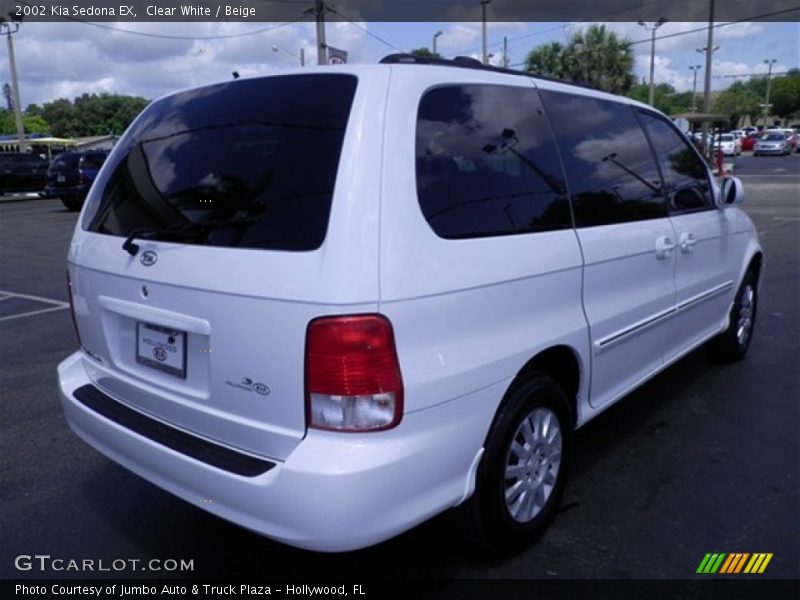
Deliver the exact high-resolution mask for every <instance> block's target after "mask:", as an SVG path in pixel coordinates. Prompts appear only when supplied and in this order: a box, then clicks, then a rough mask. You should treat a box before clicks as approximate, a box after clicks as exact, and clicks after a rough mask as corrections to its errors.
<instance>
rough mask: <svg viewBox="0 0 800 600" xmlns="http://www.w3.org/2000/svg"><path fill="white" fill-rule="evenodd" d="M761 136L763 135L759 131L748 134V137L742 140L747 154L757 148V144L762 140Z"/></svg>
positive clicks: (743, 148)
mask: <svg viewBox="0 0 800 600" xmlns="http://www.w3.org/2000/svg"><path fill="white" fill-rule="evenodd" d="M761 135H762V134H760V133H758V132H757V131H756V132H753V133H749V134H747V136H746V137H744V138H743V139H742V150H743V151H746V152H749V151H750V150H752V149H753V148H754V147H755V145H756V142H757V141H758V140H759V139H760V138H761Z"/></svg>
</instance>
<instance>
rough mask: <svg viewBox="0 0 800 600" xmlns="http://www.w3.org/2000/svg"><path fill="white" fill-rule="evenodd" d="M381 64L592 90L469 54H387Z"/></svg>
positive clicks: (588, 86) (572, 82)
mask: <svg viewBox="0 0 800 600" xmlns="http://www.w3.org/2000/svg"><path fill="white" fill-rule="evenodd" d="M380 64H382V65H397V64H402V65H435V66H439V67H460V68H462V69H478V70H481V71H492V72H494V73H505V74H507V75H519V76H522V77H535V78H536V79H542V80H545V81H553V82H555V83H563V84H564V85H574V86H576V87H580V88H584V89H589V90H593V89H596V88H593V87H592V86H590V85H586V84H583V83H575V82H574V81H564V80H562V79H556V78H554V77H545V76H544V75H537V74H536V73H529V72H527V71H518V70H516V69H508V68H505V67H496V66H494V65H485V64H483V63H482V62H481V61H479V60H478V59H476V58H472V57H471V56H456V57H455V58H453V59H447V58H434V57H428V56H416V55H414V54H401V53H398V54H389V55H387V56H384V57H383V58H382V59H381V60H380Z"/></svg>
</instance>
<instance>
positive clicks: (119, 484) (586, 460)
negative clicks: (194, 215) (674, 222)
mask: <svg viewBox="0 0 800 600" xmlns="http://www.w3.org/2000/svg"><path fill="white" fill-rule="evenodd" d="M729 162H730V161H729ZM735 163H736V174H737V175H739V176H741V177H742V179H743V181H744V183H745V189H746V193H747V198H746V200H745V205H744V208H745V209H746V211H747V212H748V213H749V214H750V215H751V217H752V218H753V219H754V221H755V223H756V225H757V227H758V230H759V233H760V236H761V242H762V245H763V246H764V248H765V251H766V272H765V280H764V285H763V288H762V295H761V298H760V306H759V314H758V321H757V325H756V331H755V337H754V340H753V344H752V347H751V351H750V355H749V356H748V358H747V359H746V360H745V361H744V362H742V363H739V364H736V365H730V366H719V365H713V364H710V363H709V362H708V361H707V360H706V357H705V355H704V353H703V352H702V350H700V351H696V352H694V353H692V354H691V355H689V356H688V357H686V358H685V359H683V360H682V361H680V362H679V363H678V364H676V365H675V366H673V367H672V368H670V369H668V370H667V371H666V372H664V373H662V374H661V375H659V376H658V377H657V378H656V379H655V380H653V381H651V382H649V383H648V384H646V385H645V386H644V387H642V388H640V389H639V390H638V391H636V392H635V393H633V394H632V395H631V396H629V397H628V398H626V399H625V400H623V401H621V402H620V403H618V404H617V405H616V406H615V407H613V408H612V409H611V410H609V411H608V412H606V413H604V414H603V415H601V416H600V417H598V418H597V419H596V420H595V421H593V422H591V423H590V424H589V425H587V426H586V427H585V428H583V429H582V430H580V431H579V433H578V434H577V439H576V442H577V448H576V456H575V461H574V464H573V468H572V474H571V482H570V484H569V486H568V489H567V492H566V494H565V496H564V500H563V505H562V508H561V514H560V515H559V516H558V518H557V520H556V522H555V523H554V524H553V526H552V527H551V528H550V529H549V530H548V531H547V532H546V533H545V535H544V536H543V537H542V538H541V539H540V540H539V541H538V542H537V543H536V544H535V545H534V546H533V547H531V548H529V549H528V550H527V551H525V552H523V553H521V554H518V555H515V556H512V557H506V558H503V559H487V558H485V557H482V556H480V555H478V554H476V553H474V552H473V551H471V550H470V549H468V548H466V547H465V546H464V545H463V543H462V542H461V541H460V539H459V538H458V537H457V536H456V535H454V534H453V532H452V530H451V529H450V526H449V523H448V521H447V519H446V518H437V519H435V520H433V521H431V522H429V523H426V524H424V525H422V526H420V527H418V528H416V529H414V530H413V531H411V532H409V533H406V534H404V535H402V536H400V537H399V538H397V539H394V540H391V541H389V542H386V543H384V544H381V545H379V546H377V547H374V548H370V549H367V550H363V551H359V552H353V553H348V554H341V555H322V554H314V553H310V552H304V551H300V550H294V549H291V548H287V547H285V546H282V545H280V544H276V543H273V542H271V541H269V540H266V539H263V538H261V537H259V536H257V535H255V534H252V533H250V532H247V531H245V530H243V529H240V528H238V527H236V526H234V525H231V524H228V523H226V522H224V521H221V520H219V519H217V518H216V517H213V516H211V515H209V514H207V513H205V512H204V511H202V510H201V509H199V508H197V507H195V506H192V505H190V504H188V503H185V502H183V501H181V500H178V499H177V498H175V497H173V496H171V495H170V494H168V493H166V492H164V491H162V490H160V489H159V488H156V487H155V486H153V485H151V484H149V483H147V482H146V481H144V480H142V479H140V478H138V477H137V476H135V475H133V474H131V473H129V472H128V471H126V470H125V469H123V468H121V467H119V466H117V465H116V464H115V463H113V462H111V461H110V460H108V459H106V458H105V457H103V456H101V455H100V454H98V453H97V452H95V451H94V450H93V449H91V448H90V447H88V446H87V445H85V444H84V443H83V442H82V441H80V440H79V439H78V438H77V437H76V436H75V435H74V434H73V433H72V432H71V431H70V430H69V428H68V426H67V425H66V423H65V421H64V419H63V417H62V414H61V408H60V405H59V403H58V399H57V394H56V365H57V363H58V362H59V361H60V360H61V359H63V358H64V357H65V356H67V355H68V354H70V353H71V352H73V351H74V350H75V349H76V345H77V342H76V338H75V335H74V332H73V328H72V323H71V321H70V316H69V311H68V310H67V309H66V308H65V307H66V304H65V302H66V300H67V291H66V286H65V255H66V252H67V247H68V244H69V239H70V237H71V234H72V230H73V227H74V225H75V221H76V214H75V213H70V212H67V211H66V210H65V209H64V208H63V207H62V205H61V203H60V202H59V201H58V200H39V199H34V200H24V201H14V202H0V415H1V418H0V502H1V503H2V521H1V522H0V529H1V530H2V531H1V532H0V576H2V577H4V578H12V577H34V576H35V577H41V576H43V575H44V576H54V577H59V578H65V577H81V576H86V574H81V573H67V572H61V573H49V574H48V573H44V574H42V573H34V572H31V573H27V572H20V571H17V570H15V568H14V557H15V556H17V555H19V554H49V555H51V556H53V557H63V558H76V559H83V558H95V559H97V558H104V559H107V560H112V559H114V558H137V559H141V560H142V561H147V560H149V559H151V558H158V559H167V558H177V559H180V558H184V559H193V560H194V565H195V571H194V573H190V574H189V575H191V576H193V577H197V576H201V577H216V576H229V577H240V578H243V579H244V578H247V579H248V580H251V579H255V578H265V577H266V578H268V577H270V576H274V577H281V578H284V579H285V578H303V581H305V580H308V579H310V578H315V577H336V578H340V579H345V580H347V579H348V578H349V579H352V578H366V577H390V578H399V579H405V578H417V577H435V578H543V577H564V578H629V577H630V578H685V577H693V576H694V573H695V570H696V568H697V566H698V564H699V562H700V560H701V559H702V558H703V556H704V554H705V553H707V552H751V553H753V552H771V553H774V558H773V559H772V562H771V563H770V565H769V568H768V569H767V571H766V572H765V574H764V575H762V576H761V577H773V578H777V577H780V578H798V577H800V469H798V465H799V464H800V435H799V434H800V402H798V401H799V400H800V362H798V356H800V335H798V332H800V260H799V259H800V194H799V192H800V155H793V156H791V157H786V158H783V157H774V158H773V157H764V158H753V157H751V156H742V157H739V158H737V159H736V161H735ZM311 492H313V491H311ZM94 575H102V574H94ZM116 575H120V573H116ZM122 575H126V576H132V577H135V576H140V575H145V576H153V575H154V574H153V573H146V574H142V573H137V572H130V573H122ZM155 575H156V576H157V574H155ZM173 575H178V576H179V575H180V574H173ZM301 582H302V581H301Z"/></svg>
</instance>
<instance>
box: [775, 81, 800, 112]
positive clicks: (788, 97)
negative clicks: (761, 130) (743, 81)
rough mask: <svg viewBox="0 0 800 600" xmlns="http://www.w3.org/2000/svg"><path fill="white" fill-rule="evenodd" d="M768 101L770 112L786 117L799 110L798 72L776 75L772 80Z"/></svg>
mask: <svg viewBox="0 0 800 600" xmlns="http://www.w3.org/2000/svg"><path fill="white" fill-rule="evenodd" d="M769 102H770V104H772V110H771V113H772V114H773V115H777V116H779V117H781V118H782V119H788V118H789V117H791V116H792V115H794V114H795V113H797V112H799V111H800V74H795V75H789V74H787V75H784V76H783V77H776V78H775V79H774V80H773V81H772V89H771V90H770V97H769Z"/></svg>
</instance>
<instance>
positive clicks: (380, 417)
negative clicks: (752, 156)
mask: <svg viewBox="0 0 800 600" xmlns="http://www.w3.org/2000/svg"><path fill="white" fill-rule="evenodd" d="M741 200H742V189H741V184H740V183H739V181H738V180H736V179H734V178H729V179H726V180H723V182H722V185H721V189H720V186H718V185H717V183H716V182H715V180H714V178H713V177H712V175H711V173H710V172H709V169H708V168H707V167H706V164H705V163H704V161H703V160H702V158H701V157H700V155H699V154H698V153H697V151H696V150H695V148H694V146H693V145H692V144H691V143H689V142H688V141H687V139H686V138H685V137H684V136H683V134H681V133H680V132H679V131H678V130H677V129H676V128H675V127H674V126H673V124H672V123H671V122H670V121H669V120H668V119H667V118H665V117H664V116H663V115H662V114H661V113H659V112H657V111H655V110H653V109H652V108H650V107H649V106H646V105H644V104H641V103H638V102H635V101H632V100H629V99H626V98H621V97H617V96H613V95H609V94H606V93H602V92H598V91H594V90H590V89H587V88H583V87H579V86H575V85H569V84H564V83H560V82H555V81H550V80H546V79H541V78H536V77H530V76H525V75H523V74H521V73H516V72H513V71H508V70H503V69H498V68H492V67H483V66H481V65H480V64H477V63H476V62H475V61H472V60H470V59H456V60H453V61H441V60H424V59H415V58H413V57H410V56H407V55H393V56H390V57H387V58H386V59H384V61H383V64H379V65H359V66H356V65H346V66H338V67H322V68H304V69H297V70H292V71H286V72H283V73H281V74H276V75H271V76H268V77H259V78H253V79H238V80H232V81H228V82H224V83H220V84H217V85H210V86H207V87H202V88H198V89H192V90H189V91H183V92H179V93H176V94H174V95H170V96H167V97H164V98H161V99H159V100H156V101H154V102H153V103H152V104H151V105H150V106H149V107H148V108H147V109H146V110H145V111H144V112H143V113H142V114H141V115H140V116H139V117H138V118H137V119H136V121H135V122H134V123H133V124H132V125H131V126H130V128H129V129H128V131H127V132H126V133H125V135H124V136H123V137H122V138H121V139H120V140H119V142H118V143H117V145H116V147H115V148H114V150H113V152H112V153H111V155H110V156H109V157H108V159H107V161H106V163H105V165H104V166H103V168H102V170H101V171H100V174H99V176H98V178H97V180H96V181H95V183H94V185H93V187H92V189H91V191H90V194H89V196H88V198H87V202H86V205H85V207H84V209H83V212H82V214H81V216H80V219H79V222H78V224H77V226H76V228H75V233H74V237H73V239H72V243H71V246H70V249H69V256H68V276H69V289H70V301H71V306H72V310H73V316H74V321H75V326H76V330H77V333H78V337H79V341H80V349H79V350H78V351H77V352H75V353H74V354H73V355H71V356H70V357H68V358H67V359H65V360H64V361H63V362H62V363H61V364H60V365H59V367H58V377H59V386H60V394H61V400H62V403H63V407H64V411H65V413H66V418H67V420H68V422H69V424H70V426H71V427H72V429H73V430H74V431H75V432H76V433H77V434H78V435H79V436H80V437H81V438H83V439H84V440H85V441H86V442H88V443H89V444H91V445H92V446H94V447H95V448H96V449H97V450H99V451H100V452H102V453H103V454H105V455H106V456H108V457H110V458H111V459H113V460H114V461H116V462H118V463H120V464H121V465H123V466H124V467H126V468H128V469H130V470H131V471H133V472H135V473H137V474H139V475H141V476H142V477H144V478H145V479H147V480H149V481H151V482H153V483H154V484H156V485H158V486H161V487H162V488H164V489H166V490H169V491H170V492H172V493H174V494H176V495H178V496H180V497H181V498H184V499H185V500H187V501H188V502H191V503H193V504H195V505H197V506H200V507H202V508H203V509H205V510H207V511H210V512H212V513H214V514H216V515H219V516H220V517H222V518H224V519H228V520H230V521H232V522H234V523H237V524H239V525H241V526H243V527H246V528H248V529H251V530H253V531H256V532H258V533H260V534H263V535H265V536H268V537H270V538H273V539H276V540H280V541H281V542H284V543H286V544H290V545H293V546H298V547H302V548H308V549H314V550H320V551H345V550H351V549H356V548H361V547H365V546H369V545H371V544H375V543H378V542H380V541H382V540H386V539H388V538H390V537H392V536H395V535H397V534H399V533H401V532H403V531H406V530H408V529H410V528H411V527H413V526H415V525H416V524H418V523H421V522H422V521H425V520H426V519H429V518H430V517H432V516H434V515H436V514H438V513H441V512H443V511H446V510H448V509H450V508H453V507H458V508H457V509H456V510H455V511H454V514H456V515H457V516H458V517H459V518H460V520H461V521H462V522H463V525H464V529H465V531H467V532H468V533H469V534H470V536H471V537H472V538H473V539H474V540H476V541H478V542H480V543H481V544H483V545H484V546H487V547H489V548H492V549H496V550H502V549H508V548H513V547H518V546H520V545H522V544H525V543H528V542H530V541H531V540H532V539H533V538H534V537H535V536H536V535H537V534H538V533H539V532H540V531H541V530H542V529H543V527H544V526H545V525H546V524H547V522H548V521H549V519H550V518H551V517H552V516H553V514H554V512H555V510H556V509H557V508H558V503H559V499H560V497H561V494H562V491H563V488H564V483H565V478H566V476H567V472H568V467H569V458H570V448H571V434H572V431H573V430H574V429H575V428H577V427H580V426H582V425H583V424H585V423H586V422H587V421H589V420H590V419H592V418H593V417H594V416H596V415H597V414H598V413H600V412H601V411H603V410H605V409H606V408H608V407H609V406H611V405H612V404H613V403H614V402H616V401H617V400H618V399H620V398H621V397H623V396H624V395H625V394H627V393H629V392H630V391H631V390H633V389H634V388H636V387H637V386H639V385H641V384H642V383H643V382H645V381H646V380H647V379H648V378H650V377H652V376H653V375H654V374H656V373H658V372H659V371H662V370H663V369H665V368H666V367H668V366H669V365H670V364H672V363H674V362H675V361H676V360H678V359H679V358H681V357H682V356H684V355H685V354H686V353H688V352H690V351H691V350H692V349H694V348H696V347H698V346H699V345H701V344H706V345H707V346H708V350H709V352H710V354H711V355H712V356H713V357H715V358H718V359H722V360H725V361H733V360H737V359H740V358H742V357H743V356H744V355H745V353H746V352H747V349H748V346H749V344H750V340H751V337H752V331H753V325H754V320H755V315H756V306H757V293H758V286H759V281H760V278H761V273H762V256H763V254H762V250H761V248H760V246H759V242H758V238H757V235H756V231H755V229H754V227H753V224H752V223H751V221H750V219H749V218H748V217H747V216H746V215H745V213H744V212H742V211H741V210H740V208H739V207H738V206H737V204H738V203H740V202H741Z"/></svg>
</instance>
